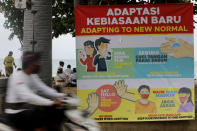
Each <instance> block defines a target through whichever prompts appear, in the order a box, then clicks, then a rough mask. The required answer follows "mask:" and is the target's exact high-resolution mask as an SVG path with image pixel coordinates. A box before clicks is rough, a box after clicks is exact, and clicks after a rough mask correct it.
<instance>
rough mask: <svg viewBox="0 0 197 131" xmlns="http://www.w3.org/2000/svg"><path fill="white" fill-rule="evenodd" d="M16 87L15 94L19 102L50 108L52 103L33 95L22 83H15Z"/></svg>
mask: <svg viewBox="0 0 197 131" xmlns="http://www.w3.org/2000/svg"><path fill="white" fill-rule="evenodd" d="M16 85H17V86H16V88H15V91H16V92H15V93H16V94H17V96H18V98H19V99H20V100H21V101H24V102H26V103H29V104H33V105H40V106H50V105H52V104H53V101H51V100H49V99H46V98H43V97H41V96H39V95H37V94H35V93H34V92H33V91H31V90H30V89H29V87H28V86H26V85H25V84H24V83H17V84H16Z"/></svg>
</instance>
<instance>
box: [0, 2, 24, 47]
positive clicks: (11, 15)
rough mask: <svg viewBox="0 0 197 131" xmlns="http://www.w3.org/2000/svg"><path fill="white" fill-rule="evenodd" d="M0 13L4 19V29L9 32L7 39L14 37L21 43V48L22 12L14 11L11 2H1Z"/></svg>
mask: <svg viewBox="0 0 197 131" xmlns="http://www.w3.org/2000/svg"><path fill="white" fill-rule="evenodd" d="M0 13H3V14H4V17H5V18H6V20H5V22H4V27H5V28H6V29H9V30H10V31H11V34H10V36H9V38H8V39H9V40H11V39H13V37H14V36H15V35H16V36H17V38H18V39H19V41H20V43H21V46H23V42H22V41H23V17H24V11H23V10H17V9H15V7H14V4H13V1H11V0H1V1H0Z"/></svg>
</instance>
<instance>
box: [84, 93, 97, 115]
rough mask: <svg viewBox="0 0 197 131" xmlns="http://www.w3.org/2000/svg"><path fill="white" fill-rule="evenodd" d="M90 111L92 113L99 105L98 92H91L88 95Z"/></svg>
mask: <svg viewBox="0 0 197 131" xmlns="http://www.w3.org/2000/svg"><path fill="white" fill-rule="evenodd" d="M87 102H88V109H87V110H88V112H89V113H90V115H92V114H93V113H94V112H95V111H96V110H97V108H98V106H99V96H98V95H97V94H96V93H91V94H89V95H88V99H87Z"/></svg>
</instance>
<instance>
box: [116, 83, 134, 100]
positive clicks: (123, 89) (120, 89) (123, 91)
mask: <svg viewBox="0 0 197 131" xmlns="http://www.w3.org/2000/svg"><path fill="white" fill-rule="evenodd" d="M114 87H115V89H116V92H117V94H118V96H120V97H121V98H124V99H127V100H131V101H134V100H135V94H133V93H129V92H127V87H128V86H127V85H125V82H124V80H119V81H118V82H117V81H116V82H115V84H114Z"/></svg>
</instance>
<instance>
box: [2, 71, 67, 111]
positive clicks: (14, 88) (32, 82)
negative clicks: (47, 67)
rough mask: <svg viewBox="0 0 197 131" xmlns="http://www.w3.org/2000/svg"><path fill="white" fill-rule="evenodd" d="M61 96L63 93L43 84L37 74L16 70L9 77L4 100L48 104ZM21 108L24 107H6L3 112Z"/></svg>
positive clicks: (40, 104)
mask: <svg viewBox="0 0 197 131" xmlns="http://www.w3.org/2000/svg"><path fill="white" fill-rule="evenodd" d="M38 94H39V95H38ZM63 96H64V94H61V93H57V92H56V91H55V90H53V89H52V88H50V87H48V86H47V85H45V84H44V83H43V82H42V81H41V80H40V78H39V77H38V76H37V75H27V74H25V73H24V72H23V71H17V72H15V73H14V74H13V75H11V76H10V78H9V81H8V89H7V94H6V102H7V103H23V102H25V103H28V104H32V105H39V106H50V105H52V103H53V101H52V100H51V99H59V98H61V97H63ZM45 97H47V98H50V99H47V98H45ZM23 110H25V109H20V110H13V109H6V110H5V112H6V113H18V112H21V111H23Z"/></svg>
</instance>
